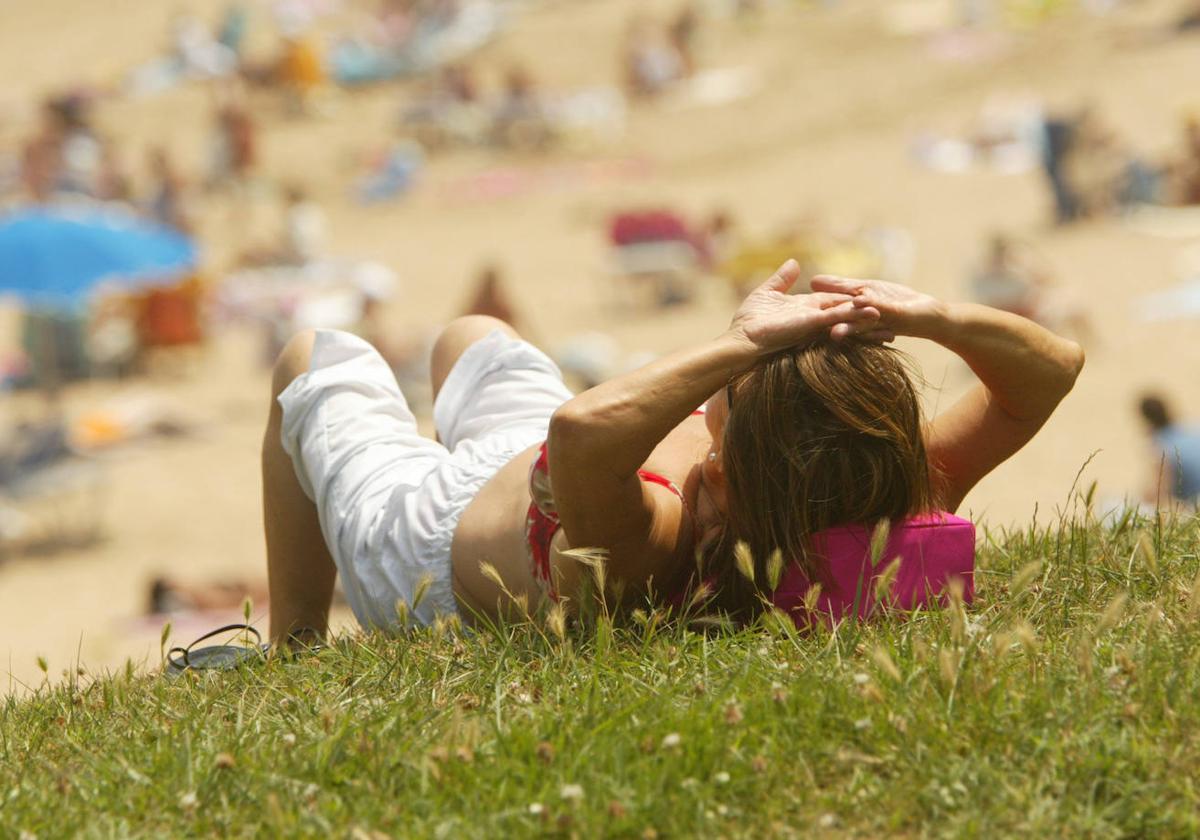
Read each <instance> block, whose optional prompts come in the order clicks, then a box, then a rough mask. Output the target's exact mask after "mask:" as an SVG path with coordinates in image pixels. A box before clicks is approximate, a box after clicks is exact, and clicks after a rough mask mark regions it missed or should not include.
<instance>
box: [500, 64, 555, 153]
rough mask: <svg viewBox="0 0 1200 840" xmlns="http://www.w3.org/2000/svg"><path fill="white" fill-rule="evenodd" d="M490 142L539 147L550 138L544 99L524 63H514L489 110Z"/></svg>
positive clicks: (529, 147)
mask: <svg viewBox="0 0 1200 840" xmlns="http://www.w3.org/2000/svg"><path fill="white" fill-rule="evenodd" d="M491 134H492V142H494V143H495V144H497V145H499V146H502V147H505V148H511V149H522V150H531V151H540V150H543V149H545V148H546V147H547V146H549V145H550V143H551V142H552V141H553V140H554V128H553V126H552V125H551V124H550V120H549V116H548V114H547V111H546V103H545V99H544V97H543V95H542V91H541V88H540V86H539V85H538V83H537V80H536V78H535V77H534V75H533V73H532V72H531V71H530V70H529V68H528V67H525V66H524V65H521V64H514V65H513V66H511V67H509V68H508V71H507V72H506V73H505V75H504V90H503V92H502V93H501V95H500V99H499V101H498V102H497V103H496V106H495V107H494V109H493V110H492V129H491Z"/></svg>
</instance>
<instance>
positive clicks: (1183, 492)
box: [1138, 394, 1200, 504]
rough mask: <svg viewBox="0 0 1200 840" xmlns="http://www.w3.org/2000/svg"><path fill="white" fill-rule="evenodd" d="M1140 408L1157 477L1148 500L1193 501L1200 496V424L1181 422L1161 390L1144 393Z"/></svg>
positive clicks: (1139, 404) (1157, 501)
mask: <svg viewBox="0 0 1200 840" xmlns="http://www.w3.org/2000/svg"><path fill="white" fill-rule="evenodd" d="M1138 411H1139V413H1140V414H1141V416H1142V420H1143V421H1145V423H1146V428H1147V431H1149V433H1150V438H1151V441H1152V442H1153V445H1154V462H1153V465H1152V466H1153V468H1154V480H1153V481H1152V482H1151V483H1150V487H1149V489H1148V490H1147V492H1146V496H1145V498H1146V501H1147V502H1150V503H1158V504H1163V503H1165V502H1167V501H1168V500H1175V501H1178V502H1185V503H1192V504H1194V503H1195V502H1196V501H1197V499H1200V426H1196V425H1183V424H1181V423H1179V422H1178V421H1177V420H1176V419H1175V417H1174V414H1173V412H1172V411H1171V409H1170V408H1169V407H1168V405H1167V402H1166V400H1164V399H1163V398H1162V397H1161V396H1159V395H1158V394H1146V395H1145V396H1143V397H1142V398H1141V400H1140V401H1139V403H1138Z"/></svg>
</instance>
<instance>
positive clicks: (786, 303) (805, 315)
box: [729, 260, 880, 355]
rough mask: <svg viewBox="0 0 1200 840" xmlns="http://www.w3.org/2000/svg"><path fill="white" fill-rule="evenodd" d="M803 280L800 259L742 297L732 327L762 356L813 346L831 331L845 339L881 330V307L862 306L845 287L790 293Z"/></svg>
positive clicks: (791, 261)
mask: <svg viewBox="0 0 1200 840" xmlns="http://www.w3.org/2000/svg"><path fill="white" fill-rule="evenodd" d="M799 278H800V265H799V263H797V262H796V261H795V260H788V261H787V262H786V263H784V264H783V265H782V266H780V267H779V270H778V271H776V272H775V273H774V274H773V275H771V277H770V279H768V280H767V282H765V283H763V284H762V285H761V286H759V287H758V288H757V289H755V290H754V291H753V292H751V293H750V294H749V295H748V296H747V297H746V299H745V300H744V301H742V305H741V306H740V307H738V310H737V312H736V313H734V316H733V321H732V322H731V323H730V325H729V326H730V331H731V332H733V333H734V334H735V335H737V336H738V338H740V339H742V340H744V341H746V342H748V343H749V344H750V345H751V346H752V347H753V348H754V351H755V352H756V353H758V354H759V355H765V354H768V353H773V352H775V351H777V350H784V349H786V348H788V347H797V346H802V345H805V344H809V343H811V342H813V341H815V340H817V339H818V338H821V337H823V336H825V335H832V336H833V337H834V338H836V339H841V338H845V337H847V336H850V335H865V336H870V335H871V334H872V333H874V332H876V331H877V328H878V325H879V318H880V313H879V310H877V309H875V308H874V307H873V306H870V305H858V304H857V303H856V298H855V296H854V295H852V294H848V293H845V292H842V291H840V290H829V291H827V290H820V291H817V292H816V293H814V294H811V295H793V294H788V290H789V289H791V287H792V286H793V285H795V283H796V281H797V280H798V279H799ZM854 282H862V281H854ZM814 285H815V284H814ZM831 331H832V332H831Z"/></svg>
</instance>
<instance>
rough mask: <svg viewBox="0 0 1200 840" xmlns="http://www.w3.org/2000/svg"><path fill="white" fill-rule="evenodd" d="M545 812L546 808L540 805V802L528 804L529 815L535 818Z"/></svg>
mask: <svg viewBox="0 0 1200 840" xmlns="http://www.w3.org/2000/svg"><path fill="white" fill-rule="evenodd" d="M545 810H546V808H545V806H544V805H542V803H541V802H530V803H529V813H530V814H532V815H533V816H535V817H538V816H541V815H542V812H544V811H545Z"/></svg>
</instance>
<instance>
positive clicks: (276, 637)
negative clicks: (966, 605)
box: [263, 261, 1083, 643]
mask: <svg viewBox="0 0 1200 840" xmlns="http://www.w3.org/2000/svg"><path fill="white" fill-rule="evenodd" d="M798 275H799V267H798V266H797V264H796V263H795V262H794V261H789V262H788V263H786V264H785V265H784V266H783V267H781V268H780V269H779V271H778V272H776V274H775V275H774V276H772V277H771V278H770V279H769V280H768V281H767V282H766V283H764V284H763V285H762V286H761V287H759V288H758V289H756V290H755V291H754V292H752V293H751V294H750V295H749V296H748V297H747V298H746V300H745V301H744V302H743V303H742V305H741V307H740V308H739V309H738V310H737V312H736V314H735V315H734V317H733V321H732V323H731V325H730V327H729V329H728V330H727V331H726V332H724V333H723V334H721V335H720V336H718V337H716V338H714V339H712V340H710V341H706V342H703V343H700V344H697V345H695V346H693V347H690V348H688V349H686V350H681V351H679V352H677V353H673V354H671V355H670V356H667V357H665V358H663V359H661V360H659V361H656V362H654V363H653V364H650V365H647V366H646V367H644V368H642V369H640V370H637V371H635V372H633V373H629V374H626V375H624V376H620V377H617V378H616V379H613V380H611V381H609V382H606V383H604V384H602V385H599V386H597V387H595V388H592V389H590V390H588V391H585V392H584V393H582V394H579V395H578V396H572V395H571V393H570V392H569V391H568V390H567V388H566V387H565V386H564V385H563V382H562V379H561V376H560V374H559V371H558V369H557V368H556V367H555V366H554V364H553V363H552V362H551V361H550V359H548V358H547V357H546V356H545V355H544V354H543V353H541V352H540V351H539V350H537V349H536V348H534V347H533V346H532V345H530V344H528V343H527V342H524V341H522V340H521V339H520V338H519V337H518V336H517V335H516V334H515V333H514V332H513V331H512V330H511V329H509V328H508V327H507V326H506V325H504V324H503V323H502V322H499V321H496V320H493V319H490V318H486V317H479V316H474V317H466V318H461V319H459V320H457V321H455V322H454V323H452V324H451V325H450V326H449V327H447V328H446V330H445V331H444V332H443V334H442V336H441V338H440V339H439V340H438V342H437V345H436V347H435V349H434V353H433V366H432V376H433V389H434V394H435V402H434V411H433V415H434V425H435V427H436V430H437V435H438V440H437V441H433V440H430V439H428V438H424V437H422V436H421V435H419V434H418V432H417V423H416V421H415V419H414V418H413V415H412V413H411V412H410V411H409V409H408V406H407V404H406V403H405V400H404V397H403V395H402V394H401V393H400V391H399V389H398V388H397V386H396V382H395V379H394V378H393V377H392V374H391V372H390V371H389V370H388V368H387V365H386V364H384V362H383V360H382V359H381V358H380V357H379V355H378V354H377V353H376V352H375V351H374V350H373V349H372V348H371V347H370V346H369V345H367V344H366V343H365V342H363V341H361V340H359V339H357V338H354V337H353V336H350V335H346V334H343V333H337V332H329V331H317V332H315V333H305V334H302V335H299V336H297V337H296V338H294V339H293V340H292V341H291V342H290V343H289V344H288V346H287V347H286V348H285V350H284V352H283V354H282V355H281V357H280V359H279V362H278V364H277V366H276V370H275V381H274V395H275V400H274V402H273V404H272V411H271V418H270V422H269V425H268V427H267V433H266V441H265V443H264V447H263V478H264V509H265V524H266V537H267V563H268V573H269V578H270V596H271V597H270V600H271V638H272V640H273V641H274V642H276V643H280V642H284V641H287V640H289V639H291V638H295V639H299V640H305V639H307V638H309V637H312V636H318V637H319V636H320V635H322V634H324V632H325V630H326V624H327V619H328V612H329V604H330V598H331V595H332V592H333V585H334V577H335V574H336V573H337V572H340V573H341V575H342V585H343V588H344V589H345V592H346V597H347V600H348V601H349V603H350V606H351V607H352V609H353V610H354V614H355V616H356V617H357V618H358V620H359V622H360V623H361V624H362V625H363V626H364V627H381V628H387V627H394V626H396V625H397V624H398V623H399V622H401V621H402V620H404V619H403V618H402V616H405V615H407V616H408V620H412V621H416V622H418V623H422V624H427V623H429V622H431V621H433V619H434V618H435V617H436V616H437V615H439V614H441V615H453V614H458V613H460V612H461V613H462V614H464V615H466V616H467V617H471V616H473V615H482V616H495V615H497V614H499V613H501V612H503V611H504V610H505V609H506V608H507V607H508V606H509V605H511V603H512V597H513V596H515V597H516V598H518V599H519V598H521V597H522V596H523V597H525V598H527V599H528V603H529V604H530V605H536V604H537V603H538V602H539V600H540V599H541V598H543V597H549V598H555V599H567V602H568V604H569V603H570V601H571V600H572V599H575V598H576V597H577V595H576V593H577V592H578V591H579V589H580V585H581V580H582V567H581V560H580V559H578V558H577V557H575V556H571V555H570V554H564V550H566V549H568V548H569V547H571V546H575V547H588V548H598V549H603V551H604V552H606V554H607V578H608V580H609V581H610V582H615V581H621V584H620V585H619V587H617V588H619V590H620V593H621V597H622V599H623V600H624V601H626V602H633V601H637V600H641V601H643V602H644V599H645V598H646V597H647V596H649V597H651V598H657V599H659V600H667V601H671V600H674V601H675V602H679V601H680V599H681V598H682V597H683V596H682V594H681V593H684V592H686V591H688V590H689V589H692V588H694V587H696V586H697V585H698V584H699V583H701V582H702V583H703V585H704V588H705V589H706V590H711V591H712V592H713V596H712V599H711V601H710V602H709V605H710V608H712V609H715V610H719V611H721V612H723V613H725V614H728V615H730V616H731V617H733V618H735V619H737V620H748V619H750V618H752V617H753V615H754V614H755V613H756V612H758V611H759V610H761V609H762V605H763V603H764V600H765V598H768V597H769V596H770V594H771V593H770V592H769V591H763V590H765V589H767V587H768V586H769V585H768V584H767V581H769V580H772V579H773V578H774V579H777V578H778V571H779V568H778V567H779V560H778V559H776V560H774V561H772V560H771V558H772V555H775V557H776V558H779V557H782V558H784V559H786V561H787V562H788V569H789V572H795V573H796V574H798V575H800V576H801V577H802V579H803V580H812V581H827V580H831V579H833V577H835V576H831V574H830V569H829V568H828V565H829V564H828V560H827V558H825V557H823V556H822V555H821V553H820V552H819V551H817V550H815V549H814V546H815V545H817V543H818V540H817V538H818V537H820V536H822V535H824V534H830V533H833V531H831V530H830V529H834V530H836V526H852V527H853V526H862V527H864V528H869V527H871V526H873V525H874V524H875V523H877V522H879V521H880V520H882V519H888V520H892V521H893V522H898V523H900V524H901V525H903V524H904V523H906V522H909V521H932V522H934V523H936V522H938V521H940V520H939V519H938V518H937V517H934V518H932V519H930V518H929V516H928V515H929V514H933V513H935V512H938V511H946V512H952V511H954V510H955V509H956V508H957V507H958V505H959V504H960V503H961V501H962V499H963V497H964V496H965V495H966V493H967V491H968V490H970V489H971V487H972V486H974V484H975V483H976V482H977V481H979V480H980V479H981V478H982V477H983V476H985V475H986V474H987V473H988V472H990V471H991V470H992V469H994V468H995V467H996V466H997V465H998V464H1000V463H1001V462H1002V461H1004V460H1005V459H1006V458H1008V457H1009V456H1010V455H1012V454H1013V453H1014V452H1016V451H1017V450H1018V449H1020V448H1021V447H1022V446H1023V445H1024V444H1025V443H1026V442H1027V441H1028V440H1029V439H1030V438H1032V437H1033V435H1034V434H1035V433H1036V432H1037V430H1038V429H1039V428H1040V427H1041V426H1042V424H1043V423H1044V422H1045V421H1046V419H1047V418H1048V417H1049V416H1050V414H1051V412H1052V411H1053V410H1054V408H1055V406H1057V405H1058V403H1059V401H1060V400H1061V399H1062V398H1063V397H1064V396H1065V395H1066V393H1067V392H1068V391H1070V389H1071V387H1072V385H1073V384H1074V382H1075V378H1076V376H1077V375H1078V373H1079V370H1080V368H1081V367H1082V365H1083V353H1082V351H1081V350H1080V348H1079V347H1078V346H1077V345H1076V344H1074V343H1072V342H1070V341H1067V340H1065V339H1062V338H1059V337H1057V336H1055V335H1053V334H1052V333H1050V332H1047V331H1046V330H1045V329H1043V328H1041V327H1039V326H1037V325H1036V324H1034V323H1032V322H1031V321H1027V320H1025V319H1023V318H1020V317H1017V316H1015V315H1010V314H1007V313H1004V312H1000V311H998V310H994V309H989V308H987V307H983V306H977V305H971V304H947V303H943V302H941V301H938V300H935V299H934V298H932V297H929V296H927V295H924V294H920V293H918V292H915V291H913V290H911V289H909V288H906V287H904V286H899V285H896V284H893V283H885V282H881V281H877V280H850V279H844V278H839V277H818V278H816V279H815V280H814V281H813V284H812V285H813V290H814V291H813V293H812V294H798V295H792V294H789V293H788V292H789V289H790V288H791V287H792V285H793V284H794V283H795V282H796V280H797V277H798ZM899 335H907V336H914V337H917V338H924V339H928V340H930V341H934V342H937V343H938V344H941V345H942V346H944V347H946V348H948V349H949V350H951V351H953V352H954V353H957V354H958V355H959V356H960V357H962V359H963V360H964V361H966V363H967V364H968V365H970V367H971V369H972V370H974V371H975V373H976V374H977V376H978V377H979V380H980V384H979V385H978V386H977V387H975V389H974V390H972V391H971V392H970V393H968V394H967V395H966V396H965V397H963V398H962V399H961V400H960V401H959V402H958V403H957V404H956V405H954V406H953V407H952V408H950V409H949V410H948V411H946V412H944V413H942V414H941V415H939V416H938V417H937V418H935V419H934V420H933V421H932V422H931V423H928V424H925V423H923V422H922V420H921V416H920V410H919V405H918V399H917V394H916V392H915V390H914V388H913V385H912V382H911V381H910V379H909V377H908V374H907V373H906V370H905V367H904V362H903V360H902V357H901V356H900V355H899V354H898V353H897V352H896V351H894V350H893V349H891V348H890V347H888V346H886V342H889V341H891V340H892V339H893V338H895V337H896V336H899ZM922 516H923V517H924V518H923V519H920V520H914V519H913V518H914V517H922ZM960 521H961V520H960ZM739 544H744V546H739ZM746 548H748V549H749V552H747V551H746ZM777 549H778V550H779V551H780V552H782V553H781V554H778V553H776V550H777ZM739 555H740V558H739ZM739 560H740V562H739ZM698 563H699V569H698V568H697V564H698ZM747 564H753V566H754V570H753V573H751V574H748V572H750V569H748V568H746V566H747ZM739 565H741V566H742V569H741V570H740V571H739V570H738V569H737V567H738V566H739ZM772 565H774V567H775V568H773V569H772V568H770V567H771V566H772ZM493 570H495V572H498V577H499V578H500V579H501V580H502V581H503V585H504V586H503V589H502V588H501V586H500V585H499V584H498V582H497V580H496V577H497V575H496V574H494V573H493ZM938 585H940V584H934V583H929V584H928V585H927V586H926V587H925V590H926V594H928V592H929V590H930V589H936V588H937V586H938ZM505 589H506V590H507V593H505V591H504V590H505ZM418 595H420V597H417V596H418ZM852 596H854V593H845V592H843V593H841V595H840V597H841V599H842V602H848V601H849V599H850V598H851V597H852ZM414 601H416V602H417V603H415V604H414ZM839 603H840V602H839Z"/></svg>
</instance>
